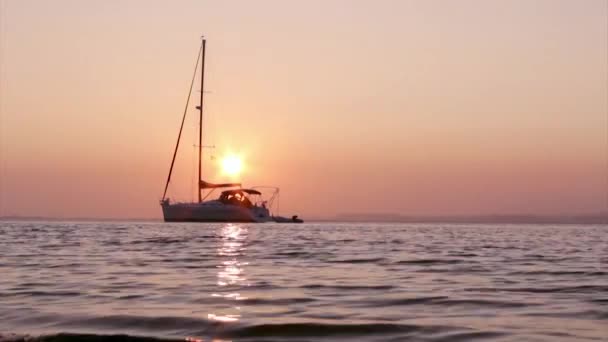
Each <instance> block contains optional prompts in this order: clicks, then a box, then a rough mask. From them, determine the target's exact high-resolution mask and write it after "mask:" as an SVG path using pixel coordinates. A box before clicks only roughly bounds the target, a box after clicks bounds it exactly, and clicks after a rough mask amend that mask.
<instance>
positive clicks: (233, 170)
mask: <svg viewBox="0 0 608 342" xmlns="http://www.w3.org/2000/svg"><path fill="white" fill-rule="evenodd" d="M242 170H243V161H242V159H241V157H239V156H237V155H235V154H230V155H227V156H225V157H224V158H223V159H222V172H224V174H226V175H229V176H238V175H239V174H240V173H241V171H242Z"/></svg>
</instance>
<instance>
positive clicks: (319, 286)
mask: <svg viewBox="0 0 608 342" xmlns="http://www.w3.org/2000/svg"><path fill="white" fill-rule="evenodd" d="M300 288H303V289H333V290H390V289H394V288H395V287H394V286H392V285H368V286H365V285H322V284H307V285H302V286H300Z"/></svg>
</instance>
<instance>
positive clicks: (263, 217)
mask: <svg viewBox="0 0 608 342" xmlns="http://www.w3.org/2000/svg"><path fill="white" fill-rule="evenodd" d="M162 208H163V217H164V219H165V222H269V221H273V218H272V217H271V216H270V213H269V211H268V209H266V208H263V207H258V206H254V207H252V208H246V207H243V206H238V205H232V204H224V203H222V202H219V201H207V202H202V203H173V204H169V203H163V204H162Z"/></svg>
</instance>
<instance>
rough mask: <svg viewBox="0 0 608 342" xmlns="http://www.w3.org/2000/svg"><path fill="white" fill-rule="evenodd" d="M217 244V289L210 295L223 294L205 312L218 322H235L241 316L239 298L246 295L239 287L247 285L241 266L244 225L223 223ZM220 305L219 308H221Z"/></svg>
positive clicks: (243, 249) (217, 296) (245, 234)
mask: <svg viewBox="0 0 608 342" xmlns="http://www.w3.org/2000/svg"><path fill="white" fill-rule="evenodd" d="M218 233H219V236H220V238H221V244H220V246H219V248H218V249H217V257H218V259H220V260H219V264H218V265H217V266H216V267H217V268H218V272H217V286H218V287H217V292H215V293H212V294H211V297H216V298H223V299H224V303H223V304H222V305H220V306H219V307H217V308H215V310H214V312H210V313H208V315H207V319H209V320H213V321H218V322H222V323H229V322H236V321H238V320H239V319H240V318H241V306H240V303H239V302H240V301H242V300H245V299H247V297H244V296H242V295H241V293H240V292H239V290H241V289H242V287H243V286H249V283H248V281H247V277H246V276H245V269H244V266H246V265H248V263H247V262H245V261H244V260H242V258H243V256H244V251H245V247H244V245H243V244H244V242H245V240H246V239H247V234H248V231H247V228H245V227H243V226H241V225H235V224H227V225H225V226H223V227H222V228H221V229H220V230H219V231H218ZM222 306H223V308H222Z"/></svg>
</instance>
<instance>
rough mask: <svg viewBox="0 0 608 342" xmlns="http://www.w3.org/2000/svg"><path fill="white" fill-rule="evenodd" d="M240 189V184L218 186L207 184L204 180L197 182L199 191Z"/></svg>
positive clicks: (221, 184)
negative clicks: (236, 187)
mask: <svg viewBox="0 0 608 342" xmlns="http://www.w3.org/2000/svg"><path fill="white" fill-rule="evenodd" d="M235 186H238V187H241V183H220V184H213V183H208V182H205V181H204V180H201V181H200V182H199V187H200V188H201V189H216V188H231V187H235Z"/></svg>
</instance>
